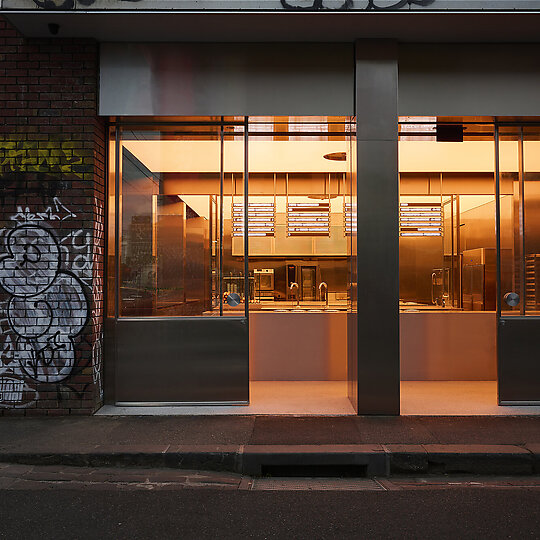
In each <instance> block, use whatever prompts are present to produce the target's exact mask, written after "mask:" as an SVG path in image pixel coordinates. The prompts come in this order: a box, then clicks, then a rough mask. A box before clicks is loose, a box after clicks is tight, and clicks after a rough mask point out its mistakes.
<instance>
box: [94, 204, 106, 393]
mask: <svg viewBox="0 0 540 540" xmlns="http://www.w3.org/2000/svg"><path fill="white" fill-rule="evenodd" d="M94 208H95V211H96V219H95V222H94V243H93V248H94V253H93V259H92V270H93V275H92V296H93V301H94V305H93V309H92V328H93V331H94V339H95V341H94V345H93V347H92V374H93V381H94V385H95V387H96V388H97V390H98V393H99V399H100V400H102V399H103V379H102V376H101V373H102V365H103V326H102V320H103V310H104V306H103V300H104V298H103V277H102V272H101V271H100V270H101V267H100V262H101V261H102V260H103V243H104V219H103V214H104V212H103V204H102V202H101V201H98V199H97V198H94Z"/></svg>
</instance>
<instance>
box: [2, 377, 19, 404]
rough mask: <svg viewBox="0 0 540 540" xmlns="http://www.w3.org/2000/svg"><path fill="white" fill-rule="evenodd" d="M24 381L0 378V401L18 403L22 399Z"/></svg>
mask: <svg viewBox="0 0 540 540" xmlns="http://www.w3.org/2000/svg"><path fill="white" fill-rule="evenodd" d="M23 390H24V381H23V380H22V379H16V378H14V377H0V401H3V402H7V403H9V402H11V403H18V402H20V401H22V399H23Z"/></svg>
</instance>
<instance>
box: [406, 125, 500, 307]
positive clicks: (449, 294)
mask: <svg viewBox="0 0 540 540" xmlns="http://www.w3.org/2000/svg"><path fill="white" fill-rule="evenodd" d="M399 170H400V212H399V214H400V215H399V230H400V232H399V235H400V241H399V242H400V254H399V259H400V300H401V307H402V311H412V312H414V311H425V310H430V311H433V310H445V311H495V306H496V230H495V181H494V145H493V126H492V125H490V124H477V123H475V122H474V121H471V122H465V121H463V122H462V123H459V124H458V123H451V124H445V123H444V122H443V121H442V120H441V119H437V118H428V117H426V118H418V117H417V118H412V119H411V118H404V119H403V120H402V124H401V125H400V139H399Z"/></svg>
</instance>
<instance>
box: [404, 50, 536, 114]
mask: <svg viewBox="0 0 540 540" xmlns="http://www.w3.org/2000/svg"><path fill="white" fill-rule="evenodd" d="M539 57H540V45H539V44H538V43H528V44H508V43H498V44H496V43H490V44H470V43H469V44H463V43H439V44H435V43H430V44H427V43H417V44H402V45H400V47H399V109H398V110H399V114H400V115H401V116H538V115H540V100H539V99H538V88H540V63H539V61H538V58H539Z"/></svg>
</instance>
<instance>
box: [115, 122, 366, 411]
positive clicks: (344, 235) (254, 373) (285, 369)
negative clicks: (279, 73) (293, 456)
mask: <svg viewBox="0 0 540 540" xmlns="http://www.w3.org/2000/svg"><path fill="white" fill-rule="evenodd" d="M354 131H355V128H354V122H353V121H352V119H350V118H348V117H250V118H249V119H248V118H245V117H230V118H223V117H222V118H210V117H208V118H197V119H186V118H179V119H176V121H175V122H168V123H167V124H159V125H149V124H142V123H139V122H137V120H136V119H133V120H131V121H129V120H126V121H123V122H122V124H121V125H118V126H116V127H115V128H114V130H113V133H112V139H111V145H112V146H113V151H112V152H111V156H112V155H114V156H115V159H114V160H112V159H111V164H114V166H115V170H114V171H113V173H114V182H110V197H109V201H110V204H109V216H110V220H109V224H110V234H109V269H108V276H109V287H108V291H109V297H108V304H109V322H110V324H111V325H112V326H114V332H113V335H114V345H113V348H114V353H115V362H114V401H115V403H117V404H120V405H141V404H219V405H220V406H226V405H247V406H248V408H247V409H246V408H244V407H242V408H240V409H241V410H239V412H244V413H246V412H247V413H272V414H276V413H284V414H354V413H355V410H356V403H355V398H354V396H353V395H352V394H351V395H350V396H349V387H352V385H351V384H348V382H349V379H350V378H351V374H350V373H352V370H349V366H348V363H347V343H348V339H349V337H348V334H347V320H348V317H349V315H350V314H351V309H352V308H351V305H352V304H351V302H350V301H349V294H350V289H351V283H352V280H351V264H350V262H351V256H350V255H351V249H352V247H351V246H352V239H353V229H354V227H353V220H355V212H354V201H353V200H352V189H351V186H352V166H351V160H350V155H351V151H350V150H351V148H350V147H351V145H352V138H353V136H354Z"/></svg>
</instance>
